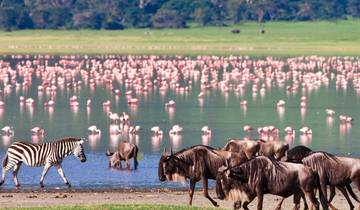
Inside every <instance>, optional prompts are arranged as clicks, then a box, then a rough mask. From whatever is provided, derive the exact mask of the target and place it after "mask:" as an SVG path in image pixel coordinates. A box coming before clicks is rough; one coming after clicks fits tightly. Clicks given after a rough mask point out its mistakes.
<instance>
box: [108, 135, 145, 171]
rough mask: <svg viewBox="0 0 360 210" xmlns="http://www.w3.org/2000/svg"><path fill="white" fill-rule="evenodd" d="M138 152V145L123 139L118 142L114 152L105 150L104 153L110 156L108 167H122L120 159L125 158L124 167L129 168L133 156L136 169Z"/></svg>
mask: <svg viewBox="0 0 360 210" xmlns="http://www.w3.org/2000/svg"><path fill="white" fill-rule="evenodd" d="M138 152H139V149H138V147H137V146H136V145H135V144H133V143H130V142H128V141H123V142H121V143H120V144H119V147H118V150H117V151H115V152H112V153H111V152H110V151H107V152H106V155H107V156H109V157H110V159H109V167H110V168H117V167H119V168H122V166H121V161H123V160H125V163H126V168H127V169H130V159H131V158H134V168H135V170H136V169H137V166H138V160H137V154H138Z"/></svg>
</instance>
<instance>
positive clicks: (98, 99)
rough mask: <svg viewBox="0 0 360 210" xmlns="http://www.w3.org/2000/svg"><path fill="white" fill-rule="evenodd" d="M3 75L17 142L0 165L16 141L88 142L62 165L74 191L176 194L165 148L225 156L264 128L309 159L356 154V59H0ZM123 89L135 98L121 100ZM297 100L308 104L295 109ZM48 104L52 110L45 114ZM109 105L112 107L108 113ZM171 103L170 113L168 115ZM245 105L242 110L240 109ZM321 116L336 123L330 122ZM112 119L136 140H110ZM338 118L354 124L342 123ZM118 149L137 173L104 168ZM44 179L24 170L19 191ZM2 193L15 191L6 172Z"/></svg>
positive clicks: (51, 183)
mask: <svg viewBox="0 0 360 210" xmlns="http://www.w3.org/2000/svg"><path fill="white" fill-rule="evenodd" d="M0 66H1V69H2V70H1V75H0V76H1V80H0V87H1V90H2V91H1V93H0V99H1V100H2V101H3V102H4V103H5V105H4V106H3V107H2V108H1V109H0V128H2V127H4V126H13V128H14V132H15V133H14V136H13V137H9V136H4V135H3V136H2V140H1V142H0V157H1V158H2V157H3V156H4V154H5V152H6V149H7V147H8V146H9V144H11V143H12V142H14V141H16V140H23V141H29V142H31V141H33V142H41V141H44V142H50V141H54V140H55V139H59V138H61V137H65V136H77V137H85V138H87V139H88V141H86V145H85V150H86V155H87V158H88V160H87V162H86V163H80V162H79V161H78V160H77V159H76V158H75V157H73V156H70V157H67V158H66V159H65V160H64V163H63V168H64V171H65V174H66V176H67V177H68V179H69V180H70V182H71V183H72V185H73V187H76V188H160V187H177V188H181V187H182V185H181V184H177V183H175V184H174V183H173V184H172V183H161V182H160V181H159V180H158V176H157V166H158V160H159V158H160V155H161V152H162V150H163V148H165V147H167V148H169V147H172V148H173V150H174V151H178V150H180V149H182V148H185V147H189V146H192V145H197V144H207V145H210V146H213V147H221V146H223V145H224V143H225V142H226V140H227V139H228V138H230V137H237V138H244V137H246V136H248V137H252V138H258V133H257V128H259V127H264V126H268V125H273V126H275V127H277V128H278V129H279V131H280V134H279V136H278V137H275V138H279V139H280V140H286V141H287V142H289V143H290V144H291V146H294V145H299V144H304V145H307V146H309V147H311V148H312V149H314V150H325V151H329V152H332V153H335V154H342V155H349V156H359V155H360V152H359V151H360V144H359V143H360V139H359V137H360V129H359V126H358V123H357V119H360V112H359V108H360V96H359V94H360V92H359V90H360V89H359V87H360V85H359V79H358V78H360V77H359V75H358V74H359V73H358V72H359V69H360V59H359V58H350V57H346V58H341V57H338V58H337V57H329V58H324V57H307V58H303V57H301V58H284V59H280V58H270V57H268V58H257V59H255V58H254V59H253V58H248V57H198V58H189V57H155V56H153V57H130V56H129V57H128V56H94V57H90V56H85V57H82V56H67V57H54V56H35V57H31V56H4V57H2V58H1V61H0ZM236 68H237V69H238V70H234V69H236ZM9 69H10V71H9ZM11 72H13V73H11ZM231 72H232V73H231ZM290 72H292V73H290ZM11 75H13V76H11ZM44 81H48V82H44ZM297 84H298V85H297ZM39 85H42V86H43V88H44V90H43V91H39ZM46 87H48V88H46ZM145 87H146V88H145ZM40 89H41V88H40ZM116 89H118V90H119V91H120V94H117V93H116V91H115V90H116ZM129 90H131V91H132V92H131V93H130V92H128V94H126V92H127V91H129ZM200 93H201V94H203V96H202V97H199V94H200ZM20 96H23V97H24V98H25V99H28V98H32V99H34V104H33V105H27V104H26V103H20V99H19V98H20ZM72 96H77V102H78V103H79V105H78V106H71V105H70V104H69V103H70V102H69V100H70V97H72ZM302 96H306V97H307V100H306V106H305V105H304V104H303V106H302V108H301V105H300V101H301V97H302ZM129 98H137V99H138V103H137V104H132V105H130V104H128V100H129ZM50 99H51V100H53V101H54V102H55V105H54V106H53V107H47V106H45V105H44V103H46V102H48V101H49V100H50ZM88 99H90V100H91V104H90V105H89V106H87V100H88ZM107 100H109V101H110V103H111V107H104V105H103V103H104V102H106V101H107ZM170 100H174V101H175V102H176V107H173V108H166V107H165V103H167V102H169V101H170ZM245 100H246V101H247V105H246V106H244V105H240V104H241V102H243V101H245ZM279 100H284V101H285V102H286V104H285V106H284V107H279V108H277V106H276V104H277V102H278V101H279ZM327 108H329V109H333V110H334V111H335V112H336V115H335V116H333V117H327V114H326V112H325V109H327ZM109 111H111V112H115V113H118V114H119V115H121V113H123V112H125V113H127V114H128V115H129V116H130V118H131V125H133V126H135V125H139V126H141V131H140V134H137V135H129V134H128V133H125V134H120V135H110V134H109V126H110V124H111V121H110V119H109V114H108V113H109ZM340 114H344V115H347V116H351V117H352V118H354V119H355V121H354V122H353V123H352V124H351V123H341V122H340V120H339V115H340ZM176 124H177V125H180V126H182V127H183V131H182V132H181V135H178V136H171V137H170V136H169V134H168V132H169V130H170V128H171V127H172V126H173V125H176ZM91 125H96V126H97V127H98V128H99V129H100V130H101V135H100V136H99V135H97V136H96V135H90V136H89V135H88V127H89V126H91ZM205 125H207V126H209V127H210V129H211V130H212V135H211V136H202V134H201V128H202V127H203V126H205ZM244 125H251V126H252V127H253V128H254V131H253V132H251V133H248V132H245V131H244V130H243V126H244ZM36 126H38V127H41V128H43V129H44V130H45V135H44V138H43V140H42V139H41V137H39V136H32V134H31V132H30V129H32V128H34V127H36ZM153 126H160V128H161V129H162V130H163V131H164V134H163V136H162V138H159V137H154V136H153V134H152V132H151V128H152V127H153ZM287 126H291V127H293V128H295V129H296V133H295V135H294V136H292V137H291V136H286V135H285V132H284V128H285V127H287ZM304 126H307V127H309V128H311V129H312V135H311V136H310V135H307V136H306V135H300V132H299V129H300V128H302V127H304ZM122 140H129V141H131V142H134V143H136V144H137V145H138V146H139V148H140V151H141V155H140V161H139V169H138V170H137V171H133V170H131V171H126V170H111V169H109V168H108V160H107V157H106V156H105V152H106V150H107V149H110V150H114V149H115V148H116V146H117V145H118V143H119V142H120V141H122ZM131 164H132V163H131ZM41 171H42V168H29V167H27V166H24V165H22V168H21V169H20V172H19V181H20V184H22V186H23V187H25V188H38V182H39V178H40V174H41ZM45 185H46V186H47V187H52V188H54V187H61V188H62V187H64V186H63V182H62V180H61V178H60V176H59V175H58V174H57V171H56V170H55V169H51V170H50V172H49V174H48V175H47V177H46V179H45ZM3 188H14V184H13V181H12V174H11V173H10V172H9V173H8V174H7V182H6V183H5V184H4V186H3Z"/></svg>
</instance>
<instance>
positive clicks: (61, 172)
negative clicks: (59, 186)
mask: <svg viewBox="0 0 360 210" xmlns="http://www.w3.org/2000/svg"><path fill="white" fill-rule="evenodd" d="M56 168H57V171H58V173H59V174H60V176H61V178H62V179H63V180H64V183H65V184H66V185H67V186H68V187H71V185H70V183H69V181H68V180H67V179H66V177H65V174H64V171H63V169H62V168H61V164H57V165H56Z"/></svg>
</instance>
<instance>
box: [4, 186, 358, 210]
mask: <svg viewBox="0 0 360 210" xmlns="http://www.w3.org/2000/svg"><path fill="white" fill-rule="evenodd" d="M210 195H211V196H212V197H214V198H215V197H216V195H215V191H214V190H211V191H210ZM279 200H280V197H277V196H272V195H265V200H264V209H274V208H275V206H276V204H277V203H278V201H279ZM216 201H217V202H218V203H219V204H220V207H221V208H226V209H231V208H232V202H231V201H221V200H218V199H216ZM187 202H188V193H187V192H186V191H176V190H166V189H165V190H163V189H162V190H157V189H156V190H76V189H71V190H38V191H16V190H7V191H1V192H0V207H2V208H6V207H36V206H48V205H51V206H62V205H91V204H174V205H186V204H187ZM353 203H354V204H356V202H353ZM333 204H334V205H335V206H336V207H337V208H338V209H349V207H348V204H347V202H346V200H345V198H344V197H343V196H342V195H341V193H339V192H337V194H336V196H335V199H334V201H333ZM193 205H194V206H199V207H203V206H208V207H210V206H211V203H210V202H209V201H208V200H207V199H205V198H204V197H203V195H202V191H196V192H195V195H194V200H193ZM355 206H357V204H356V205H355ZM292 207H293V205H292V198H288V199H286V201H285V202H284V204H283V208H282V209H291V208H292ZM250 209H256V199H255V200H254V201H253V202H252V203H251V204H250Z"/></svg>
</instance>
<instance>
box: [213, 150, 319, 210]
mask: <svg viewBox="0 0 360 210" xmlns="http://www.w3.org/2000/svg"><path fill="white" fill-rule="evenodd" d="M317 184H318V179H317V175H316V173H315V172H314V171H312V170H311V169H310V168H308V167H306V166H304V165H302V164H296V163H288V162H281V161H277V160H274V159H270V158H268V157H265V156H259V157H256V158H253V159H251V160H249V161H247V162H245V163H243V164H241V165H238V166H235V167H229V166H222V167H220V168H219V171H218V174H217V177H216V194H217V196H218V198H219V199H225V198H226V199H228V200H233V201H235V204H234V208H237V207H239V208H240V207H241V203H243V208H244V209H246V210H247V209H248V207H247V206H248V204H249V203H250V202H251V201H252V200H253V199H254V198H255V197H257V198H258V204H257V209H258V210H261V209H262V205H263V196H264V194H273V195H278V196H282V197H289V196H291V195H294V204H295V207H294V209H299V208H300V198H301V195H302V194H303V195H305V196H306V197H307V198H308V200H309V201H310V203H311V209H313V208H315V209H318V208H319V204H318V201H317V200H316V197H315V189H316V188H317V186H318V185H317Z"/></svg>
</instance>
